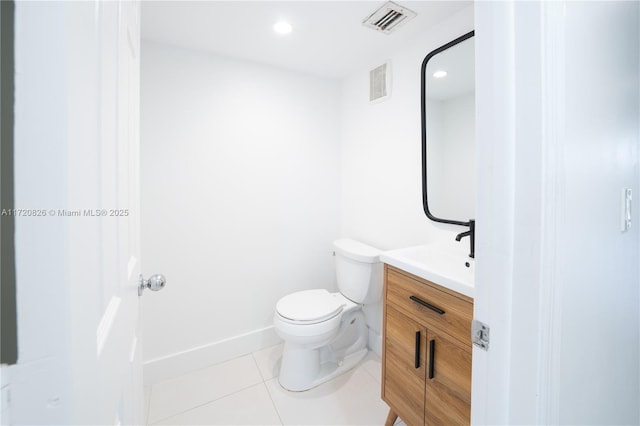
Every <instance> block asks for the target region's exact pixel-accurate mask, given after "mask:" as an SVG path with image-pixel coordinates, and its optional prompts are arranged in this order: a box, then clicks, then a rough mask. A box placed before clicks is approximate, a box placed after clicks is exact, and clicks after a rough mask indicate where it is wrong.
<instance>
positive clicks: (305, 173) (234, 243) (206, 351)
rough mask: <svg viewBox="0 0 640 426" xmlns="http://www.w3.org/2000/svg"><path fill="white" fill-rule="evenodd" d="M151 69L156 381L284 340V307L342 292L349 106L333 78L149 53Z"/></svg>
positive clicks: (146, 237) (145, 183) (145, 59)
mask: <svg viewBox="0 0 640 426" xmlns="http://www.w3.org/2000/svg"><path fill="white" fill-rule="evenodd" d="M141 72H142V78H141V80H142V97H141V102H142V106H141V111H142V116H141V120H142V123H141V132H142V136H141V138H142V223H143V226H142V242H143V265H144V270H145V273H146V274H151V273H156V272H157V273H163V274H165V275H166V277H167V280H168V283H167V287H166V288H165V289H164V290H163V291H162V292H160V293H156V294H147V295H145V297H144V298H143V319H144V336H145V342H144V357H145V360H146V367H147V368H146V373H147V376H146V378H145V380H147V381H149V380H150V381H153V380H155V379H158V378H160V376H161V375H162V374H165V373H166V374H175V373H176V371H175V369H180V368H194V365H198V364H201V365H208V364H211V363H213V362H215V361H216V360H221V359H224V358H225V357H231V356H237V355H239V354H238V353H237V352H242V351H245V352H247V351H250V350H254V349H256V348H258V347H262V346H264V345H268V344H270V343H275V341H276V340H275V337H274V333H273V330H272V328H271V327H272V316H273V310H274V307H275V303H276V301H277V300H278V299H279V298H280V297H282V296H284V295H285V294H288V293H290V292H293V291H296V290H303V289H308V288H321V287H324V288H333V287H334V273H333V258H332V246H331V242H332V241H333V240H334V239H336V238H337V237H338V236H339V234H338V202H339V189H338V188H339V173H340V169H339V142H340V128H339V123H340V118H339V113H340V108H339V100H340V98H339V86H338V84H337V82H335V81H332V80H327V79H322V78H317V77H313V76H308V75H304V74H299V73H295V72H289V71H283V70H279V69H275V68H271V67H268V66H263V65H258V64H254V63H250V62H243V61H239V60H233V59H227V58H223V57H217V56H212V55H208V54H204V53H198V52H195V51H188V50H184V49H178V48H172V47H168V46H164V45H160V44H154V43H151V42H144V43H143V47H142V71H141ZM225 339H230V340H229V341H226V340H225ZM217 342H218V343H220V342H221V343H220V344H216V343H217ZM227 343H228V344H227ZM172 360H173V361H180V362H173V361H172ZM168 363H170V364H168ZM169 365H171V367H168V366H169ZM171 369H174V370H173V371H168V370H171Z"/></svg>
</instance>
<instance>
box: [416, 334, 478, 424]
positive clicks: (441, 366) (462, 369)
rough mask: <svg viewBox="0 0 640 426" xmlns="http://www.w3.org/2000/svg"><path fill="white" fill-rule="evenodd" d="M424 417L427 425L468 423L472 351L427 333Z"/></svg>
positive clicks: (447, 339)
mask: <svg viewBox="0 0 640 426" xmlns="http://www.w3.org/2000/svg"><path fill="white" fill-rule="evenodd" d="M426 350H427V385H426V388H427V389H426V398H425V416H426V424H428V425H463V424H464V425H468V424H469V423H470V421H471V348H470V347H468V346H465V345H462V344H461V343H459V342H458V341H457V340H456V339H452V338H451V337H447V336H446V335H443V334H439V333H436V332H433V331H432V330H428V331H427V348H426Z"/></svg>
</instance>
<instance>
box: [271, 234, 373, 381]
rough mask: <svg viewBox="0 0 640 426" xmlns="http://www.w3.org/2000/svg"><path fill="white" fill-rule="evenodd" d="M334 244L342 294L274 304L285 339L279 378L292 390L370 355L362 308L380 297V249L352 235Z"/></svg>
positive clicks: (318, 292) (314, 294) (293, 297)
mask: <svg viewBox="0 0 640 426" xmlns="http://www.w3.org/2000/svg"><path fill="white" fill-rule="evenodd" d="M333 247H334V251H335V268H336V280H337V283H338V289H339V292H337V293H330V292H329V291H327V290H325V289H315V290H304V291H299V292H296V293H292V294H289V295H287V296H284V297H283V298H281V299H280V300H279V301H278V303H277V304H276V309H275V315H274V327H275V330H276V333H277V334H278V335H279V336H280V337H281V338H282V339H283V340H284V342H285V344H284V349H283V354H282V364H281V366H280V375H279V377H278V380H279V382H280V385H281V386H282V387H283V388H285V389H288V390H291V391H304V390H308V389H311V388H313V387H315V386H318V385H319V384H321V383H324V382H326V381H328V380H331V379H332V378H334V377H336V376H338V375H340V374H342V373H344V372H346V371H348V370H350V369H351V368H353V367H355V366H356V365H357V364H358V363H359V362H360V361H361V360H362V358H364V357H365V355H366V354H367V340H368V335H369V330H368V327H367V324H366V322H365V317H364V313H363V311H362V307H363V305H366V304H370V303H376V302H379V301H380V299H381V297H382V271H383V268H382V263H381V262H380V259H379V255H380V250H378V249H376V248H374V247H371V246H368V245H366V244H363V243H360V242H358V241H354V240H351V239H340V240H336V241H334V242H333Z"/></svg>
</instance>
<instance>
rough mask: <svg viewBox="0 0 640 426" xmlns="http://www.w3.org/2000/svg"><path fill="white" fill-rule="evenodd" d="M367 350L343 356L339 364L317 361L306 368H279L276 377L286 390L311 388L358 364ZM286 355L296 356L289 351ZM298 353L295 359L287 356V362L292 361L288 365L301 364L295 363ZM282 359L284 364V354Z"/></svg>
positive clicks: (313, 357) (296, 390)
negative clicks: (288, 369)
mask: <svg viewBox="0 0 640 426" xmlns="http://www.w3.org/2000/svg"><path fill="white" fill-rule="evenodd" d="M314 352H316V353H318V351H314ZM368 352H369V350H368V349H367V348H364V349H360V350H359V351H357V352H354V353H352V354H350V355H347V356H346V357H344V359H343V360H342V362H340V363H339V364H337V363H335V362H331V361H328V362H325V363H324V364H319V363H317V364H312V365H311V366H310V365H309V364H307V368H308V369H307V370H295V371H294V370H290V371H286V369H283V370H280V376H279V377H278V382H279V383H280V386H282V387H283V388H285V389H286V390H289V391H293V392H302V391H306V390H309V389H313V388H315V387H316V386H318V385H321V384H323V383H325V382H328V381H329V380H331V379H334V378H336V377H338V376H340V375H341V374H344V373H346V372H347V371H349V370H351V369H352V368H353V367H355V366H356V365H358V364H359V363H360V361H362V360H363V359H364V357H365V356H367V353H368ZM287 355H288V356H289V357H292V356H293V357H296V354H292V353H291V352H288V353H287ZM299 355H300V354H298V359H297V360H292V358H289V359H288V360H287V363H291V362H292V361H293V363H292V364H289V365H301V364H296V361H300V357H299ZM302 358H305V357H304V356H303V357H302ZM306 359H307V360H309V359H315V356H311V357H306ZM282 360H283V365H284V362H285V354H283V357H282ZM309 367H311V368H309ZM313 367H316V368H313ZM300 371H305V372H306V373H311V374H300ZM283 373H284V374H283ZM289 373H291V374H289ZM314 373H315V374H314Z"/></svg>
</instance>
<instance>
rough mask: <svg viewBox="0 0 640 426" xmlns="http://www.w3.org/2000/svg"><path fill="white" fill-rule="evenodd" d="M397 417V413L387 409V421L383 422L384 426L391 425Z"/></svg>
mask: <svg viewBox="0 0 640 426" xmlns="http://www.w3.org/2000/svg"><path fill="white" fill-rule="evenodd" d="M397 419H398V415H397V414H396V413H394V412H393V410H389V414H388V415H387V421H386V422H384V426H393V424H394V423H395V422H396V420H397Z"/></svg>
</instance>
